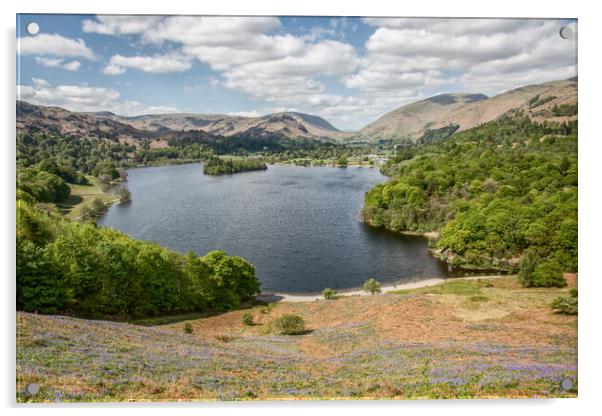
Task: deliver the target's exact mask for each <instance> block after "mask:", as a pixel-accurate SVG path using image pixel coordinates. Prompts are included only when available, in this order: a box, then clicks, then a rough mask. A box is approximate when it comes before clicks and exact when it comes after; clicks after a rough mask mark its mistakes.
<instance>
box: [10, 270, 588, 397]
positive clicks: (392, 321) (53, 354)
mask: <svg viewBox="0 0 602 416" xmlns="http://www.w3.org/2000/svg"><path fill="white" fill-rule="evenodd" d="M569 281H570V282H571V284H574V280H571V279H569ZM565 292H567V290H566V289H524V288H522V287H521V285H520V284H519V283H518V282H517V280H516V278H514V277H507V278H499V279H490V280H480V281H477V280H475V281H463V282H448V283H445V284H443V285H440V286H435V287H431V288H428V289H418V290H416V291H412V292H410V293H404V294H384V295H376V296H363V297H345V298H340V299H337V300H330V301H316V302H308V303H295V304H293V303H280V304H278V305H276V306H275V307H274V308H273V309H272V310H271V311H269V312H268V311H267V310H266V308H261V307H255V308H252V309H247V310H237V311H233V312H228V313H225V314H222V315H217V316H213V317H208V318H203V319H197V320H192V321H189V322H190V324H191V325H190V326H191V328H192V333H190V334H187V333H185V332H184V331H183V328H184V323H183V322H179V323H172V324H169V325H164V326H156V327H143V326H136V325H131V324H125V323H112V322H106V321H87V320H80V319H75V318H68V317H63V316H42V315H34V314H29V313H18V314H17V391H18V397H17V399H18V401H20V402H24V401H109V400H126V401H166V400H167V401H175V400H255V399H293V398H296V399H319V398H340V399H359V398H395V399H403V398H452V397H459V398H470V397H473V398H477V397H478V398H494V397H505V398H507V397H574V396H576V394H577V391H576V389H574V390H571V391H568V392H564V391H561V390H560V380H562V379H563V378H564V377H571V378H573V379H575V378H576V365H577V318H576V317H575V316H566V315H560V314H557V313H554V311H552V310H551V309H550V306H549V304H550V302H551V301H552V299H554V298H555V297H556V296H558V295H559V294H563V293H565ZM245 312H246V313H251V314H252V316H253V321H254V322H255V324H254V325H251V326H248V325H244V324H243V323H242V320H241V318H242V316H243V314H244V313H245ZM285 313H295V314H299V315H301V316H302V317H303V319H304V320H305V321H306V323H307V327H308V331H307V332H306V333H304V334H303V335H298V336H277V335H269V334H267V335H266V334H265V333H264V332H265V331H264V327H265V324H266V323H267V322H268V321H270V320H272V319H273V318H275V317H277V316H280V315H282V314H285ZM33 382H35V383H38V384H40V386H41V392H40V393H39V395H37V396H35V397H31V396H27V395H25V394H23V393H22V390H23V389H24V386H25V385H26V384H27V383H33Z"/></svg>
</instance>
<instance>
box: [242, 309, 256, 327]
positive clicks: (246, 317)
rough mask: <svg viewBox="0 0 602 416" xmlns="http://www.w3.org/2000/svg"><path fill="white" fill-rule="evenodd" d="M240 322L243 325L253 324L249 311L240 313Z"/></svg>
mask: <svg viewBox="0 0 602 416" xmlns="http://www.w3.org/2000/svg"><path fill="white" fill-rule="evenodd" d="M242 323H243V324H245V325H249V326H250V325H253V315H251V314H250V313H249V312H245V313H244V314H243V315H242Z"/></svg>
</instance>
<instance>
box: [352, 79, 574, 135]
mask: <svg viewBox="0 0 602 416" xmlns="http://www.w3.org/2000/svg"><path fill="white" fill-rule="evenodd" d="M576 104H577V80H576V79H571V80H563V81H551V82H546V83H543V84H536V85H528V86H525V87H520V88H517V89H514V90H510V91H507V92H504V93H502V94H499V95H496V96H494V97H490V98H488V97H486V96H485V95H483V94H442V95H437V96H434V97H430V98H427V99H425V100H422V101H418V102H415V103H411V104H408V105H405V106H403V107H400V108H398V109H396V110H393V111H391V112H390V113H387V114H385V115H384V116H382V117H380V118H379V119H378V120H376V121H375V122H373V123H370V124H369V125H367V126H366V127H364V128H363V129H361V130H360V131H359V132H358V133H357V134H356V136H355V137H356V138H357V137H360V138H364V139H367V140H369V141H377V140H380V139H397V140H410V141H416V140H418V139H419V138H420V137H421V136H422V135H423V134H424V133H425V132H427V131H428V130H436V129H440V128H445V127H447V126H457V130H458V131H462V130H466V129H469V128H472V127H475V126H478V125H479V124H482V123H486V122H488V121H491V120H494V119H496V118H498V117H500V116H501V115H502V114H505V113H506V112H508V111H510V110H512V109H516V108H518V109H520V110H523V111H525V112H526V113H527V114H528V115H529V116H530V117H531V118H532V119H533V120H534V121H538V122H542V121H546V120H550V121H566V120H572V119H575V118H576V117H577V116H576V114H574V115H566V114H562V113H561V112H558V111H555V110H554V108H555V107H556V108H557V107H559V106H563V105H576Z"/></svg>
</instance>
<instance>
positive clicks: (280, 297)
mask: <svg viewBox="0 0 602 416" xmlns="http://www.w3.org/2000/svg"><path fill="white" fill-rule="evenodd" d="M508 276H513V275H509V274H503V275H502V274H500V275H492V276H465V277H449V278H442V277H432V278H427V279H425V280H420V281H413V282H406V283H397V284H387V285H384V286H381V293H380V294H386V293H388V292H392V291H395V290H409V289H420V288H423V287H430V286H436V285H438V284H440V283H443V282H446V281H449V280H478V279H498V278H501V277H508ZM345 296H347V297H349V296H371V295H370V293H367V292H364V290H363V289H346V290H344V291H342V292H337V297H345ZM255 299H256V300H259V301H262V302H290V303H301V302H315V301H316V300H324V297H323V296H322V294H321V293H316V294H298V295H296V294H294V293H276V292H274V293H272V292H269V293H260V294H259V295H257V296H256V297H255Z"/></svg>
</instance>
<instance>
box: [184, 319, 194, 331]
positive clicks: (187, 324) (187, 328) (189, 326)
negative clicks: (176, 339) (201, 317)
mask: <svg viewBox="0 0 602 416" xmlns="http://www.w3.org/2000/svg"><path fill="white" fill-rule="evenodd" d="M184 333H186V334H192V324H191V323H190V322H184Z"/></svg>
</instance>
